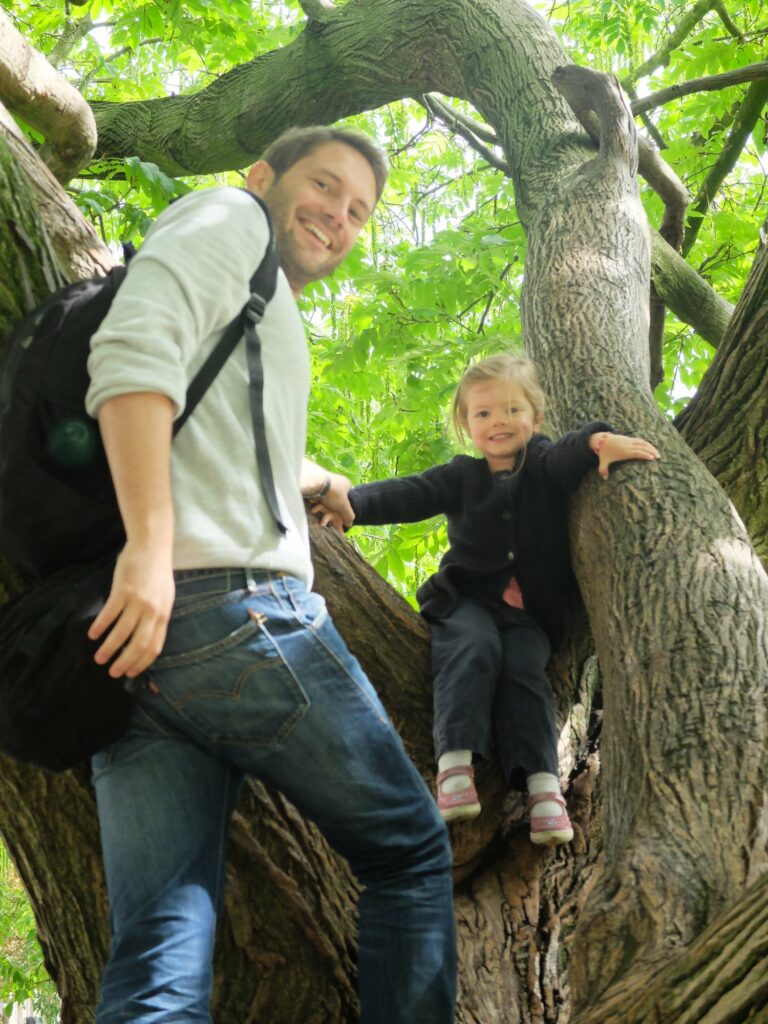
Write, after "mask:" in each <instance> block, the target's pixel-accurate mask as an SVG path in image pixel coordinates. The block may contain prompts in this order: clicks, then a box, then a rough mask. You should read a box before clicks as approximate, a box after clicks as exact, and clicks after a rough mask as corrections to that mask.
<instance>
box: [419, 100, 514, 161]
mask: <svg viewBox="0 0 768 1024" xmlns="http://www.w3.org/2000/svg"><path fill="white" fill-rule="evenodd" d="M422 104H423V106H424V107H425V108H426V109H427V110H428V111H429V112H430V113H431V114H433V115H434V116H435V117H437V118H439V119H440V120H441V121H444V122H445V123H446V124H447V125H448V127H449V128H450V130H451V131H452V132H455V133H456V135H460V136H461V137H462V139H464V140H465V142H468V143H469V145H470V146H471V147H472V149H474V151H475V152H476V153H478V154H479V155H480V156H481V157H482V158H483V160H486V161H487V162H488V163H489V164H490V165H491V167H495V168H496V169H497V170H499V171H501V172H502V173H503V174H506V175H507V176H509V164H508V163H507V162H506V160H502V159H501V158H500V157H498V156H496V154H495V153H494V152H493V151H492V150H490V149H489V148H488V147H487V146H486V145H484V144H483V143H482V142H481V141H480V139H479V138H478V137H477V133H476V132H475V125H474V122H473V121H472V120H471V119H470V118H464V117H461V118H460V117H459V116H458V114H457V112H456V111H455V110H453V109H452V108H451V107H449V106H448V104H447V103H443V102H442V101H441V100H439V99H438V98H437V96H435V95H434V93H430V94H427V95H425V96H423V97H422ZM477 127H478V128H479V127H481V126H480V125H478V126H477ZM494 138H495V136H494ZM496 142H497V144H499V143H498V139H497V140H496Z"/></svg>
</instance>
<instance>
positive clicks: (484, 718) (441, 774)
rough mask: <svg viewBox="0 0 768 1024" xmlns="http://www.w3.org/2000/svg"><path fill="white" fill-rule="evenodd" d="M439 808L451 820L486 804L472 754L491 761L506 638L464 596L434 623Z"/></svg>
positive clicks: (473, 602) (466, 814)
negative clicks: (476, 779)
mask: <svg viewBox="0 0 768 1024" xmlns="http://www.w3.org/2000/svg"><path fill="white" fill-rule="evenodd" d="M430 626H431V631H432V669H433V676H434V707H435V720H434V739H435V754H436V757H437V762H438V779H437V790H438V794H437V795H438V807H439V808H440V813H441V814H442V815H443V817H444V818H446V819H447V820H450V819H453V818H460V817H461V818H466V817H474V816H475V815H477V814H479V813H480V804H479V802H478V800H477V793H476V791H475V788H474V780H473V770H472V754H473V752H475V753H477V754H480V755H481V756H483V757H488V755H489V752H490V739H491V736H490V723H491V709H492V706H493V694H494V691H495V688H496V682H497V680H498V676H499V671H500V668H501V640H500V637H499V631H498V628H497V626H496V624H495V622H494V620H493V617H492V616H491V615H490V614H489V613H488V612H487V611H485V609H483V608H482V606H481V605H479V604H478V603H476V602H475V601H473V600H471V599H470V598H462V599H460V601H459V602H458V604H457V606H456V608H455V609H454V611H453V613H452V614H451V615H450V616H449V617H448V618H446V619H439V620H434V621H431V622H430Z"/></svg>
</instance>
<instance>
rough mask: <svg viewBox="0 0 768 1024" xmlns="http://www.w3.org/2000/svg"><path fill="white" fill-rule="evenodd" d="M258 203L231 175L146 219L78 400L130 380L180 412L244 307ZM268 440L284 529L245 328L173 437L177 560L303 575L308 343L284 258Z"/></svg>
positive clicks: (267, 350)
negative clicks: (261, 452) (271, 503)
mask: <svg viewBox="0 0 768 1024" xmlns="http://www.w3.org/2000/svg"><path fill="white" fill-rule="evenodd" d="M267 237H268V235H267V224H266V219H265V217H264V214H263V212H262V210H261V209H260V207H259V206H258V204H257V203H255V202H254V201H253V199H252V198H251V197H250V196H249V195H248V194H247V193H246V192H244V191H241V190H240V189H235V188H216V189H207V190H205V191H201V192H194V193H191V194H190V195H187V196H185V197H184V198H183V199H180V200H178V201H177V202H176V203H174V204H173V205H172V206H170V207H169V208H168V209H167V210H166V211H165V212H164V213H163V214H162V215H161V216H160V217H159V218H158V220H157V222H156V223H155V224H154V225H153V226H152V228H151V229H150V231H149V232H148V234H147V237H146V239H145V241H144V244H143V245H142V247H141V249H140V251H139V252H138V254H137V255H136V256H135V257H134V258H133V260H132V261H131V263H130V264H129V269H128V275H127V277H126V280H125V281H124V282H123V284H122V286H121V287H120V290H119V291H118V293H117V295H116V296H115V299H114V302H113V304H112V307H111V309H110V311H109V313H108V314H107V316H106V317H105V319H104V321H103V322H102V324H101V326H100V328H99V330H98V331H97V332H96V334H95V335H94V336H93V338H92V340H91V356H90V359H89V361H88V370H89V373H90V376H91V384H90V388H89V390H88V394H87V398H86V409H87V411H88V413H89V414H90V415H91V416H96V415H97V413H98V410H99V407H100V406H101V405H102V404H103V403H104V402H105V401H107V400H108V399H110V398H114V397H116V396H118V395H123V394H130V393H134V392H139V391H151V392H157V393H160V394H163V395H167V396H168V397H169V398H170V399H171V400H172V401H173V403H174V406H175V410H176V415H177V416H178V415H179V414H180V413H181V411H182V409H183V407H184V398H185V394H186V390H187V387H188V385H189V383H190V381H191V380H192V378H193V377H194V375H195V372H196V371H197V370H198V369H199V367H200V366H201V365H202V363H203V362H204V360H205V358H206V356H207V355H208V354H209V352H210V351H211V349H212V348H213V346H214V345H215V343H216V342H217V341H218V339H219V338H220V337H221V334H222V332H223V330H224V328H225V327H226V326H227V325H228V324H229V322H230V321H231V320H232V319H233V317H234V316H235V315H236V314H237V312H238V311H239V310H240V309H241V308H242V307H243V305H244V304H245V302H246V301H247V299H248V295H249V287H248V285H249V281H250V279H251V277H252V276H253V273H254V272H255V270H256V268H257V266H258V265H259V263H260V261H261V258H262V256H263V255H264V252H265V249H266V244H267ZM258 332H259V337H260V338H261V342H262V361H263V364H264V415H265V421H266V431H267V443H268V446H269V453H270V459H271V463H272V471H273V474H274V480H275V489H276V491H277V496H278V502H279V506H280V512H281V517H282V519H283V522H284V523H285V525H286V526H287V527H288V531H287V533H286V534H285V536H281V535H280V534H279V532H278V531H277V528H276V527H275V525H274V523H273V521H272V517H271V515H270V513H269V509H268V507H267V505H266V502H265V500H264V497H263V495H262V493H261V487H260V484H259V476H258V468H257V465H256V455H255V448H254V440H253V429H252V424H251V412H250V404H249V399H248V369H247V365H246V357H245V344H244V343H243V342H241V343H240V344H239V345H238V347H237V348H236V349H235V351H234V353H233V354H232V355H231V356H230V358H229V359H228V360H227V362H226V364H225V365H224V367H223V369H222V370H221V372H220V373H219V375H218V377H217V378H216V380H215V381H214V382H213V384H212V385H211V387H210V388H209V390H208V391H207V392H206V394H205V395H204V397H203V398H202V400H201V402H200V404H199V405H198V406H197V408H196V409H195V411H194V412H193V414H192V415H191V417H190V418H189V420H188V421H187V422H186V423H185V425H184V426H183V428H182V429H181V430H180V431H179V434H178V435H177V437H176V438H175V439H174V442H173V447H172V453H171V478H172V487H173V502H174V520H175V539H174V555H173V562H174V568H176V569H198V568H213V567H218V566H229V567H250V568H260V569H271V570H275V571H283V572H287V573H289V574H291V575H293V576H297V577H298V578H299V579H301V580H303V581H304V582H305V583H306V585H307V586H308V587H309V586H311V583H312V565H311V561H310V557H309V541H308V534H307V526H306V517H305V513H304V505H303V500H302V497H301V492H300V489H299V474H300V470H301V463H302V458H303V456H304V447H305V440H306V419H307V400H308V396H309V356H308V352H307V345H306V338H305V335H304V328H303V325H302V323H301V318H300V316H299V311H298V309H297V307H296V303H295V301H294V299H293V296H292V295H291V290H290V287H289V285H288V282H287V280H286V278H285V275H284V274H283V272H282V271H280V272H279V274H278V281H277V289H276V291H275V296H274V298H273V299H272V301H271V302H270V303H269V305H268V306H267V309H266V312H265V315H264V319H263V321H262V323H261V324H260V325H259V328H258Z"/></svg>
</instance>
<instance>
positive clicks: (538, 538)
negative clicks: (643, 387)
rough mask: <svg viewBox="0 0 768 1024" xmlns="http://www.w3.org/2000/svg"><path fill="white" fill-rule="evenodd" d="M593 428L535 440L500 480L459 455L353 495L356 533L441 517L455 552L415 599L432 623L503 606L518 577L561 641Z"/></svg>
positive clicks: (599, 425) (592, 459)
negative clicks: (483, 603)
mask: <svg viewBox="0 0 768 1024" xmlns="http://www.w3.org/2000/svg"><path fill="white" fill-rule="evenodd" d="M611 429H612V428H611V427H610V426H609V425H608V424H607V423H603V422H593V423H588V424H586V426H584V427H582V428H581V429H580V430H576V431H573V432H572V433H569V434H566V435H565V436H564V437H562V438H560V440H559V441H556V442H554V443H553V442H552V441H550V439H549V438H548V437H544V435H543V434H534V436H533V437H532V438H531V441H530V442H529V444H528V446H527V449H526V453H525V459H524V461H523V463H522V466H521V467H520V468H519V469H517V470H516V471H514V472H497V473H493V472H492V471H491V469H490V467H489V466H488V463H487V462H486V460H485V459H478V458H472V457H471V456H469V455H457V456H456V457H455V458H454V459H452V460H451V461H450V462H448V463H446V464H445V465H442V466H433V467H432V468H431V469H428V470H426V471H425V472H424V473H417V474H415V475H413V476H404V477H393V478H392V479H391V480H380V481H378V482H376V483H371V484H361V485H360V486H359V487H353V488H352V490H351V491H350V493H349V499H350V502H351V504H352V508H353V509H354V512H355V525H361V526H363V525H380V524H384V523H415V522H419V521H420V520H422V519H429V518H430V517H431V516H435V515H438V514H440V513H444V514H445V516H446V517H447V520H448V540H449V542H450V547H449V548H448V550H447V551H446V553H445V554H444V555H443V558H442V560H441V562H440V568H439V570H438V572H437V573H435V575H434V576H431V577H430V578H429V579H428V580H427V581H426V583H423V584H422V585H421V586H420V587H419V590H418V592H417V594H416V598H417V600H418V602H419V606H420V608H421V610H422V612H423V613H424V614H425V615H426V616H427V618H436V619H441V618H445V617H446V616H447V615H449V614H450V613H451V611H452V610H453V608H454V606H455V604H456V600H457V597H458V596H459V594H461V593H469V594H473V595H475V596H478V595H480V594H485V595H487V596H497V597H500V596H501V593H502V591H503V590H504V586H505V585H506V583H507V582H508V580H509V578H510V577H511V576H513V575H514V576H515V577H516V578H517V581H518V583H519V585H520V589H521V591H522V594H523V600H524V602H525V608H526V611H528V612H530V614H531V615H533V616H534V618H535V619H536V620H537V621H538V622H539V623H540V624H541V625H542V626H543V627H544V629H545V630H546V631H547V632H548V633H549V635H550V636H551V637H552V639H556V638H557V637H558V635H559V633H560V631H561V625H562V595H564V594H566V593H568V592H572V591H573V590H574V589H575V587H576V583H575V579H574V576H573V571H572V569H571V562H570V553H569V548H568V492H569V491H574V490H576V488H577V487H578V486H579V484H580V482H581V480H582V478H583V477H584V475H585V474H586V473H587V472H588V471H589V470H590V469H595V468H596V467H597V465H598V458H597V456H596V455H595V454H594V452H593V451H592V450H591V449H590V447H589V438H590V436H591V435H592V434H594V433H597V432H598V431H602V430H608V431H610V430H611Z"/></svg>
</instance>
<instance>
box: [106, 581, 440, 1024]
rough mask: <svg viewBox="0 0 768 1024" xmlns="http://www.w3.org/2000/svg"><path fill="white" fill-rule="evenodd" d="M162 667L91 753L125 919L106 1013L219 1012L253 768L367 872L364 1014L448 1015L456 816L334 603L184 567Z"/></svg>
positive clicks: (132, 1017) (167, 1019) (130, 1017)
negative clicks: (221, 952)
mask: <svg viewBox="0 0 768 1024" xmlns="http://www.w3.org/2000/svg"><path fill="white" fill-rule="evenodd" d="M149 677H150V680H151V684H150V685H148V686H147V687H145V688H143V689H142V690H141V691H140V694H139V700H138V706H137V709H136V712H135V715H134V719H133V722H132V725H131V728H130V730H129V732H128V734H127V735H126V736H125V737H124V738H123V739H121V740H120V741H119V742H118V743H116V744H115V745H114V746H112V747H111V748H108V749H107V750H104V751H101V752H100V753H98V754H97V755H96V756H95V757H94V759H93V781H94V785H95V788H96V795H97V801H98V808H99V821H100V825H101V837H102V848H103V854H104V863H105V872H106V877H107V887H108V891H109V899H110V913H111V924H112V932H113V939H112V945H111V949H110V956H109V962H108V964H107V967H106V970H105V973H104V978H103V981H102V990H101V1001H100V1004H99V1009H98V1013H97V1017H96V1020H97V1024H129V1022H130V1024H150V1022H151V1024H160V1022H162V1024H171V1022H173V1024H179V1022H187V1021H190V1022H191V1021H200V1022H210V1020H211V1017H210V1010H209V1001H210V990H211V981H212V950H213V940H214V930H215V925H216V915H217V911H218V909H219V907H220V904H221V897H222V888H223V883H224V854H225V846H226V835H227V829H228V823H229V818H230V815H231V813H232V810H233V808H234V806H235V803H236V800H237V794H238V791H239V788H240V785H241V783H242V780H243V778H244V776H245V775H252V776H254V777H256V778H258V779H260V780H261V781H263V782H264V783H266V784H267V785H269V786H272V787H274V788H275V789H278V790H280V791H281V792H282V793H284V794H285V795H286V796H287V797H288V798H289V799H290V800H291V801H292V802H293V803H294V804H295V805H296V807H297V808H298V809H299V810H300V811H301V812H302V814H304V815H305V816H306V817H307V818H310V819H312V820H313V821H314V822H315V823H316V824H317V826H318V828H319V829H320V831H321V832H322V834H323V835H324V836H325V837H326V839H327V840H328V842H329V843H330V844H331V846H333V848H334V849H335V850H337V851H338V852H339V853H341V854H342V855H343V856H344V857H346V858H347V860H348V861H349V864H350V866H351V868H352V871H353V872H354V874H355V876H356V877H357V878H358V880H359V881H360V882H361V884H362V885H363V886H364V891H363V894H362V896H361V897H360V906H359V915H360V924H359V932H360V937H359V952H358V986H359V991H360V1000H361V1004H362V1016H361V1021H362V1022H363V1024H417V1022H418V1024H451V1022H453V1020H454V1004H455V973H456V964H455V926H454V918H453V898H452V883H451V854H450V847H449V844H448V840H447V835H446V830H445V826H444V824H443V822H442V820H441V818H440V816H439V814H438V813H437V810H436V807H435V804H434V801H433V800H432V798H431V796H430V794H429V791H428V790H427V787H426V786H425V784H424V782H423V780H422V779H421V776H420V775H419V774H418V772H417V771H416V769H415V768H414V767H413V765H412V764H411V762H410V760H409V759H408V757H407V755H406V754H405V751H404V749H403V746H402V743H401V741H400V738H399V737H398V735H397V733H396V732H395V730H394V728H393V727H392V725H391V724H390V722H389V720H388V718H387V715H386V713H385V711H384V709H383V707H382V705H381V703H380V701H379V699H378V697H377V695H376V692H375V691H374V689H373V687H372V686H371V684H370V683H369V682H368V680H367V679H366V677H365V675H364V674H363V672H362V670H361V668H360V666H359V665H358V663H357V661H356V660H355V659H354V658H353V657H352V656H351V655H350V653H349V652H348V650H347V649H346V647H345V645H344V642H343V640H342V639H341V637H340V636H339V634H338V633H337V632H336V630H335V628H334V626H333V624H332V623H331V621H330V619H329V618H328V613H327V611H326V609H325V603H324V601H323V599H322V598H321V597H320V596H319V595H317V594H313V593H309V592H307V590H306V589H305V587H304V586H303V584H301V583H300V582H299V581H298V580H296V579H292V578H290V577H284V578H283V577H280V576H279V575H277V574H273V575H271V576H270V575H269V574H266V573H263V572H254V573H248V572H246V571H244V570H235V569H231V570H226V569H221V570H220V569H208V570H189V571H185V572H181V573H177V596H176V603H175V605H174V611H173V615H172V617H171V622H170V627H169V631H168V638H167V641H166V644H165V647H164V649H163V653H162V655H161V656H160V658H158V660H157V661H156V662H155V664H154V665H153V666H152V668H151V669H150V672H149ZM297 1024H298V1022H297Z"/></svg>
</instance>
